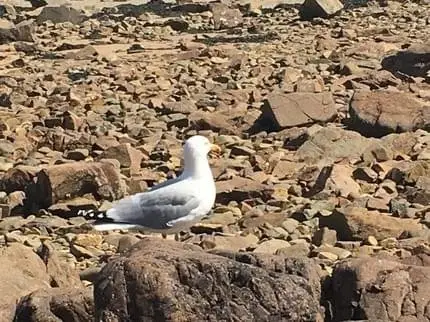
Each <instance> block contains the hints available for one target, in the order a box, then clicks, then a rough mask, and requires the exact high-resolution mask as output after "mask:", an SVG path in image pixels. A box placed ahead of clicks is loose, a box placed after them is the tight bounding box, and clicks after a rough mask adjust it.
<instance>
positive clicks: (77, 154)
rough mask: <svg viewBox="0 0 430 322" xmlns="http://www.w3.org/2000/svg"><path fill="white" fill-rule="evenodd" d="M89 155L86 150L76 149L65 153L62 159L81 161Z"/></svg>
mask: <svg viewBox="0 0 430 322" xmlns="http://www.w3.org/2000/svg"><path fill="white" fill-rule="evenodd" d="M89 155H90V152H89V151H88V149H76V150H73V151H68V152H66V153H65V155H64V157H65V158H66V159H69V160H74V161H82V160H85V159H86V158H87V157H88V156H89Z"/></svg>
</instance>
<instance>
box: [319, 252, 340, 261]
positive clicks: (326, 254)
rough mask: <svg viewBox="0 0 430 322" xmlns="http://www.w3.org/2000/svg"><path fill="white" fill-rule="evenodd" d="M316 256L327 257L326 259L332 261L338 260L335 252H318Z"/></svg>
mask: <svg viewBox="0 0 430 322" xmlns="http://www.w3.org/2000/svg"><path fill="white" fill-rule="evenodd" d="M318 258H320V259H327V260H330V261H332V262H334V261H337V260H338V256H337V255H336V254H333V253H329V252H320V253H318Z"/></svg>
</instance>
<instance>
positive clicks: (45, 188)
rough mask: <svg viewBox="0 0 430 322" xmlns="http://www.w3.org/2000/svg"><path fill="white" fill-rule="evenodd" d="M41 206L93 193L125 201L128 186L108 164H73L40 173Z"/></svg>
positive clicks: (50, 168)
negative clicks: (123, 198)
mask: <svg viewBox="0 0 430 322" xmlns="http://www.w3.org/2000/svg"><path fill="white" fill-rule="evenodd" d="M36 190H37V192H38V195H39V196H43V197H44V200H42V201H41V206H43V207H49V206H51V205H52V204H54V203H57V202H58V201H61V200H67V199H71V198H74V197H79V196H82V195H84V194H87V193H92V194H94V195H96V196H100V197H102V198H104V199H108V200H116V199H119V198H122V197H123V196H124V193H125V185H124V182H123V180H122V179H121V176H120V172H119V170H118V169H117V168H115V166H114V165H113V164H111V163H108V162H94V163H87V162H74V163H66V164H60V165H54V166H50V167H48V168H46V169H44V170H42V171H40V172H39V173H38V174H37V188H36Z"/></svg>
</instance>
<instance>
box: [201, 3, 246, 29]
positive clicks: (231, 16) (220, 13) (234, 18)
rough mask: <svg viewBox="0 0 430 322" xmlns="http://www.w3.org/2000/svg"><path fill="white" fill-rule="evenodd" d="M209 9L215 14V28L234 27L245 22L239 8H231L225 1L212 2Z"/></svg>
mask: <svg viewBox="0 0 430 322" xmlns="http://www.w3.org/2000/svg"><path fill="white" fill-rule="evenodd" d="M209 9H210V10H211V11H212V14H213V22H214V27H215V29H228V28H234V27H237V26H239V25H241V24H242V23H243V18H242V13H241V12H240V10H239V9H233V8H229V7H228V6H227V5H226V4H224V3H211V4H209Z"/></svg>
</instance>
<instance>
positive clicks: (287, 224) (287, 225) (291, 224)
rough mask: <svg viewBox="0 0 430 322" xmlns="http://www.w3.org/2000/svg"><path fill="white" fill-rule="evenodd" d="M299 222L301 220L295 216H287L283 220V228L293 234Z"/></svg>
mask: <svg viewBox="0 0 430 322" xmlns="http://www.w3.org/2000/svg"><path fill="white" fill-rule="evenodd" d="M299 224H300V222H299V221H297V220H295V219H293V218H287V219H285V220H284V221H283V222H282V228H284V229H285V230H286V231H287V232H288V233H290V234H292V233H293V232H294V231H295V230H296V228H297V226H299Z"/></svg>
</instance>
